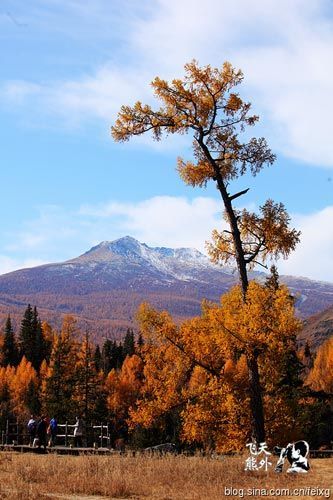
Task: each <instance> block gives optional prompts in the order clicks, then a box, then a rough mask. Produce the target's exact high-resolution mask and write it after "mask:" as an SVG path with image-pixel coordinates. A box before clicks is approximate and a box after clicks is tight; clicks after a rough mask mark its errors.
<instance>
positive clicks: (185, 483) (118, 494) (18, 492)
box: [0, 452, 333, 500]
mask: <svg viewBox="0 0 333 500" xmlns="http://www.w3.org/2000/svg"><path fill="white" fill-rule="evenodd" d="M311 465H312V470H311V472H310V473H309V474H305V475H302V476H292V477H290V475H287V474H286V473H282V474H276V473H274V471H273V470H269V472H267V473H266V472H262V471H258V472H245V471H244V459H243V458H241V457H225V458H216V459H208V458H203V457H185V456H165V457H147V456H140V457H132V456H96V455H91V456H79V457H75V456H62V455H54V454H52V455H35V454H30V453H29V454H17V453H14V452H7V453H5V452H4V453H0V498H1V499H8V500H16V499H21V500H30V499H36V500H43V499H50V498H52V499H62V500H66V499H68V500H81V499H82V500H83V499H85V500H102V499H103V500H106V499H112V498H117V499H121V498H131V499H138V498H144V499H159V500H169V499H170V500H171V499H198V500H199V499H200V500H205V499H207V500H214V499H220V498H246V497H251V496H252V497H256V498H259V497H261V496H262V497H270V498H293V497H294V496H297V498H313V497H319V498H328V497H329V496H328V493H329V490H330V493H332V494H333V459H316V460H312V461H311ZM225 488H227V489H225ZM231 488H233V489H235V488H237V491H235V490H234V491H233V493H232V494H230V493H231V492H230V489H231ZM286 488H287V489H289V491H290V492H291V493H293V497H292V496H290V495H287V492H286V491H282V490H283V489H286ZM296 488H303V489H306V488H317V489H318V491H317V493H319V494H318V495H314V494H312V495H310V494H309V495H307V494H306V491H305V494H302V491H298V490H296V492H295V489H296ZM263 489H265V490H264V491H261V496H260V495H259V494H258V492H259V490H263ZM266 489H267V491H266ZM319 489H323V490H322V491H319ZM272 490H275V491H274V492H273V491H272ZM228 493H229V495H228ZM309 493H310V492H309ZM312 493H314V492H312Z"/></svg>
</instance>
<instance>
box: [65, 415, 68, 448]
mask: <svg viewBox="0 0 333 500" xmlns="http://www.w3.org/2000/svg"><path fill="white" fill-rule="evenodd" d="M67 435H68V422H67V420H66V424H65V446H66V447H67V446H68V442H67Z"/></svg>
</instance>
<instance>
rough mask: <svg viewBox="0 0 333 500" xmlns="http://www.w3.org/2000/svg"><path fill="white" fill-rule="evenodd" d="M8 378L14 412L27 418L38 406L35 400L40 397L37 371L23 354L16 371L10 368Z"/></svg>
mask: <svg viewBox="0 0 333 500" xmlns="http://www.w3.org/2000/svg"><path fill="white" fill-rule="evenodd" d="M7 380H8V386H9V392H10V398H11V405H12V410H13V413H14V414H15V415H16V416H17V418H18V419H20V420H25V419H26V418H27V416H28V415H29V414H30V413H31V412H32V411H34V410H35V409H36V406H37V407H38V404H37V405H36V406H34V403H35V402H34V400H35V398H36V399H37V398H38V394H37V392H38V391H37V387H38V378H37V372H36V370H35V369H34V368H33V366H32V364H31V362H30V361H27V359H26V358H25V357H24V356H23V358H22V360H21V362H20V364H19V365H18V366H17V368H16V369H15V371H14V372H13V371H12V370H10V369H9V370H8V372H7Z"/></svg>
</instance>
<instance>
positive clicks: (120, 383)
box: [105, 354, 143, 420]
mask: <svg viewBox="0 0 333 500" xmlns="http://www.w3.org/2000/svg"><path fill="white" fill-rule="evenodd" d="M142 371H143V363H142V360H141V358H139V356H137V355H136V354H133V356H126V358H125V361H124V363H123V365H122V367H121V370H120V371H119V372H117V371H116V370H115V369H112V370H111V371H110V373H109V374H108V376H107V378H106V382H105V388H106V395H107V406H108V408H109V410H111V412H112V413H113V414H114V415H115V416H116V418H117V419H120V420H124V419H125V418H127V417H128V411H129V409H130V408H131V406H133V405H134V404H135V402H136V400H137V398H138V396H139V391H140V388H141V386H142Z"/></svg>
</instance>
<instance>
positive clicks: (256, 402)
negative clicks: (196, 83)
mask: <svg viewBox="0 0 333 500" xmlns="http://www.w3.org/2000/svg"><path fill="white" fill-rule="evenodd" d="M199 144H200V145H201V147H202V149H203V151H204V153H205V155H206V157H207V159H208V160H209V162H210V164H211V165H212V167H213V168H214V172H215V178H216V183H217V187H218V190H219V191H220V194H221V197H222V200H223V203H224V207H225V210H226V212H227V215H228V219H229V224H230V229H231V233H232V237H233V241H234V245H235V259H236V263H237V268H238V272H239V279H240V284H241V287H242V292H243V300H244V302H246V292H247V289H248V286H249V281H248V276H247V269H246V261H245V257H244V252H243V245H242V239H241V235H240V231H239V227H238V221H237V216H236V214H235V212H234V209H233V206H232V200H231V199H230V196H229V194H228V192H227V189H226V186H225V184H224V181H223V178H222V176H221V173H220V170H219V168H218V166H217V165H216V163H215V162H214V160H213V158H212V157H211V155H210V152H209V150H208V148H207V146H206V145H205V144H204V142H203V140H202V139H201V140H199ZM257 357H258V356H257V355H256V354H255V353H254V352H252V353H250V354H247V356H246V360H247V367H248V370H249V392H250V408H251V417H252V418H251V422H252V437H253V438H254V439H255V441H256V443H257V444H259V443H262V442H264V441H265V419H264V408H263V401H262V390H261V385H260V378H259V369H258V360H257Z"/></svg>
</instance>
